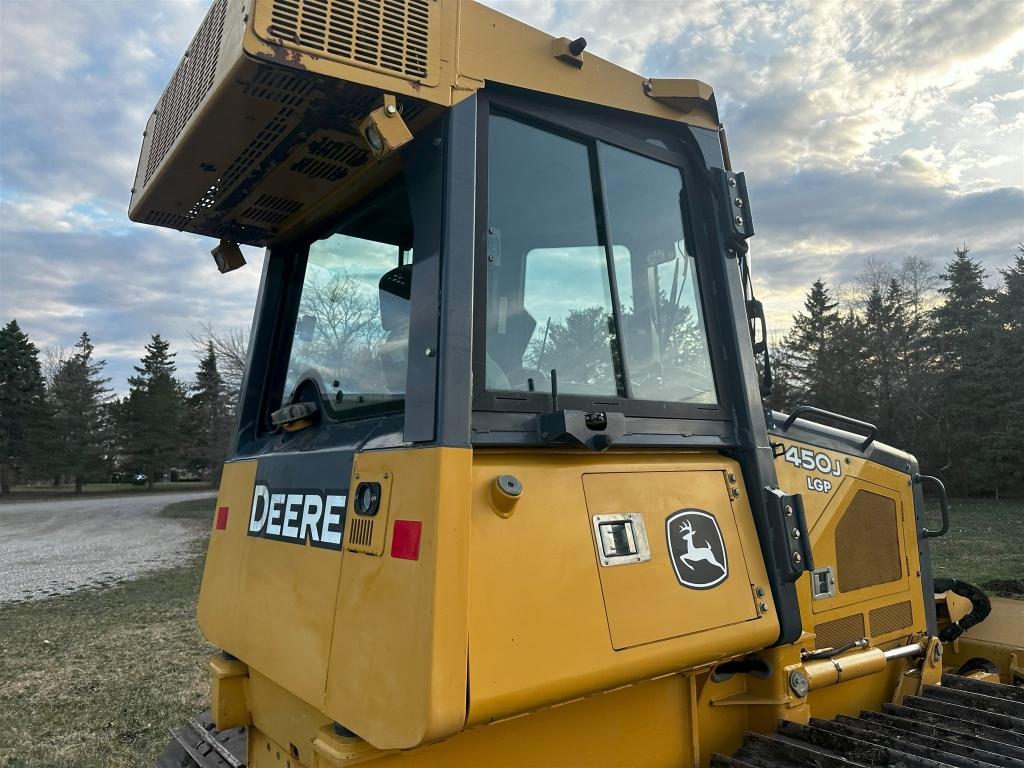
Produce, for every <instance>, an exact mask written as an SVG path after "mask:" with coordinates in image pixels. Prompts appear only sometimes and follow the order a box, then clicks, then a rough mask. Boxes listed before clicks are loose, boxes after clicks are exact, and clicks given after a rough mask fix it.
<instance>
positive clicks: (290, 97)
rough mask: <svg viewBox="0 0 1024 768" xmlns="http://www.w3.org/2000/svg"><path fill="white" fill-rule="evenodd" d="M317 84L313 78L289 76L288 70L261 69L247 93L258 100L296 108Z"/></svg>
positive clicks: (249, 84)
mask: <svg viewBox="0 0 1024 768" xmlns="http://www.w3.org/2000/svg"><path fill="white" fill-rule="evenodd" d="M316 84H317V80H316V79H315V78H312V77H306V76H304V75H293V74H289V72H288V71H287V70H284V69H276V68H274V67H260V68H259V69H258V70H257V71H256V76H255V77H254V78H253V79H252V80H251V81H250V82H249V83H248V84H247V85H246V86H245V92H246V93H247V94H248V95H250V96H255V97H256V98H258V99H266V100H267V101H275V102H277V103H278V104H284V105H287V106H292V107H296V106H298V105H299V104H301V103H302V102H303V101H304V100H305V98H306V94H307V93H309V92H310V90H312V89H313V86H315V85H316Z"/></svg>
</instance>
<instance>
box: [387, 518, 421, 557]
mask: <svg viewBox="0 0 1024 768" xmlns="http://www.w3.org/2000/svg"><path fill="white" fill-rule="evenodd" d="M422 531H423V523H421V522H420V521H419V520H395V530H394V534H393V535H392V537H391V556H392V557H397V558H399V559H400V560H419V559H420V533H421V532H422Z"/></svg>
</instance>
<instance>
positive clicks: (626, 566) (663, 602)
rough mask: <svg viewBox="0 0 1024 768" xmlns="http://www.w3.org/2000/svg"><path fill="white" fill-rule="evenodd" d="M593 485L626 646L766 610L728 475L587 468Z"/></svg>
mask: <svg viewBox="0 0 1024 768" xmlns="http://www.w3.org/2000/svg"><path fill="white" fill-rule="evenodd" d="M583 487H584V491H585V494H586V499H587V514H588V515H589V516H590V518H591V523H592V525H593V526H594V529H595V537H594V556H595V558H596V560H597V566H598V573H599V574H600V579H601V591H602V593H603V595H604V605H605V612H606V615H607V617H608V630H609V633H610V635H611V642H612V646H613V647H614V648H615V649H616V650H619V649H623V648H630V647H633V646H636V645H641V644H644V643H652V642H656V641H658V640H666V639H668V638H672V637H679V636H682V635H689V634H692V633H695V632H703V631H706V630H709V629H715V628H717V627H724V626H728V625H731V624H737V623H739V622H743V621H747V620H750V619H756V618H757V617H758V615H759V614H758V607H757V603H756V601H755V599H754V592H753V589H752V585H751V580H750V576H749V574H748V572H747V564H746V557H745V554H744V552H743V547H742V545H741V542H740V534H739V529H738V526H737V523H736V518H735V515H734V512H733V502H732V501H731V497H730V491H729V485H728V482H727V481H726V477H725V473H724V472H722V471H714V470H702V471H690V472H608V473H600V474H587V475H584V476H583ZM642 545H645V546H642ZM633 548H636V553H635V554H633V552H632V549H633ZM613 566H616V567H613Z"/></svg>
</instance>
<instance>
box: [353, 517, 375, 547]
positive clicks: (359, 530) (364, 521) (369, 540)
mask: <svg viewBox="0 0 1024 768" xmlns="http://www.w3.org/2000/svg"><path fill="white" fill-rule="evenodd" d="M348 543H349V546H350V547H351V548H353V549H356V550H367V549H369V548H370V545H371V544H373V519H372V518H365V517H356V516H355V515H353V516H352V518H351V519H350V520H349V535H348Z"/></svg>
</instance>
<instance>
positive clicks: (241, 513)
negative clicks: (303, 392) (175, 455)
mask: <svg viewBox="0 0 1024 768" xmlns="http://www.w3.org/2000/svg"><path fill="white" fill-rule="evenodd" d="M255 485H256V462H255V461H232V462H228V463H227V464H225V465H224V472H223V474H222V475H221V481H220V490H219V492H218V494H217V508H218V509H219V508H221V507H227V509H228V519H227V527H226V528H225V529H224V530H217V528H216V527H215V521H216V517H217V513H216V512H215V513H214V516H213V520H211V521H210V529H211V530H210V541H209V544H208V545H207V550H206V564H205V566H204V568H203V583H202V587H201V588H200V590H199V606H198V611H197V612H198V619H199V627H200V628H201V629H202V630H203V635H204V636H205V637H206V639H207V640H209V641H210V642H211V643H213V644H214V645H216V646H217V647H218V648H228V647H229V644H233V641H234V639H235V634H236V632H237V630H238V623H239V622H240V621H241V620H242V616H241V614H240V613H239V611H238V608H239V606H238V603H237V602H236V601H235V592H236V590H237V589H238V584H239V575H240V572H241V568H242V561H243V551H244V549H245V544H246V535H245V534H246V528H247V526H248V522H249V509H250V505H251V504H252V491H253V487H254V486H255ZM236 655H237V654H236Z"/></svg>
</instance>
